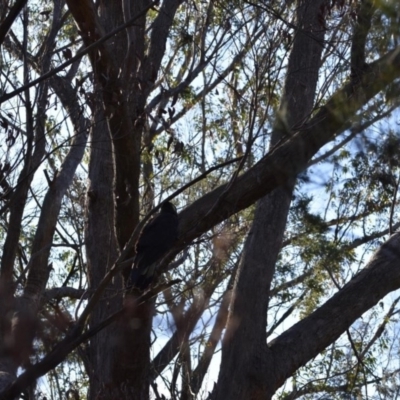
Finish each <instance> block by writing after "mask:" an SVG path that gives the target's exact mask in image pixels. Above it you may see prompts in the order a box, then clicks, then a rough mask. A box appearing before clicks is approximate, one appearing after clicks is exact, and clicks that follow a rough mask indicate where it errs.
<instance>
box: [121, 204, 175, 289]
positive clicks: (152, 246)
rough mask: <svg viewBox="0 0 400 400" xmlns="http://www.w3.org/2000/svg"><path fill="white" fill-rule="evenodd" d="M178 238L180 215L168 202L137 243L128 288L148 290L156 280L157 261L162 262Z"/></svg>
mask: <svg viewBox="0 0 400 400" xmlns="http://www.w3.org/2000/svg"><path fill="white" fill-rule="evenodd" d="M177 237H178V213H177V212H176V208H175V206H174V205H173V204H172V203H170V202H169V201H166V202H165V203H163V204H162V206H161V211H160V212H159V213H158V214H157V215H156V216H155V217H154V218H153V219H152V220H151V221H150V222H148V223H147V225H145V227H144V228H143V230H142V232H141V233H140V235H139V238H138V240H137V242H136V256H135V259H134V261H133V266H132V270H131V273H130V277H129V281H128V287H129V288H132V287H134V288H136V289H139V290H140V291H144V290H146V289H147V288H148V287H149V286H150V284H151V282H152V281H153V279H154V275H155V273H156V267H157V261H161V259H162V257H163V256H165V255H166V254H167V253H168V251H169V250H170V249H171V248H172V247H173V245H174V243H175V241H176V239H177Z"/></svg>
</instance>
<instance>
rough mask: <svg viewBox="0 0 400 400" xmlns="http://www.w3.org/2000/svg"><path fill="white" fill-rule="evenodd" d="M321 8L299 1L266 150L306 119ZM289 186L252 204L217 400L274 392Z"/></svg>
mask: <svg viewBox="0 0 400 400" xmlns="http://www.w3.org/2000/svg"><path fill="white" fill-rule="evenodd" d="M321 4H323V0H321V1H309V0H300V1H299V6H298V10H297V30H296V32H295V37H294V40H293V48H292V51H291V54H290V58H289V66H288V71H287V78H286V82H285V89H284V96H283V98H282V102H281V107H280V113H279V116H278V121H276V124H275V125H276V129H275V131H274V134H273V136H272V138H271V144H270V146H271V147H273V146H274V145H275V144H276V143H277V142H278V141H279V140H281V139H283V138H285V136H287V135H290V134H291V133H292V132H293V131H295V130H296V129H301V126H302V125H303V124H304V122H305V121H307V120H308V119H309V117H310V113H311V111H312V106H313V103H314V96H315V88H316V85H317V80H318V71H319V67H320V64H321V53H322V49H323V46H322V41H323V38H324V32H323V30H322V27H321V24H320V21H319V19H318V14H319V12H320V7H321ZM294 184H295V180H294V179H293V178H291V179H290V180H289V181H288V182H282V184H281V187H279V188H277V189H275V190H274V191H273V192H272V193H271V194H269V195H267V196H265V197H263V198H262V199H261V200H259V201H258V202H257V207H256V211H255V214H254V221H253V225H252V228H251V230H250V232H249V235H248V237H247V239H246V242H245V245H244V251H243V254H242V258H241V261H240V267H239V271H238V274H237V278H236V282H235V286H234V289H233V296H232V301H231V305H230V314H229V317H228V322H227V328H226V333H225V336H224V339H223V347H222V361H221V369H220V374H219V378H218V386H217V395H216V398H217V399H218V400H224V399H226V398H232V399H236V400H247V399H252V400H258V399H266V398H271V396H272V395H273V394H274V392H275V388H273V387H272V386H271V385H270V383H269V382H273V381H274V379H275V377H274V360H273V359H272V357H271V356H270V353H269V350H268V347H267V344H266V343H267V337H266V332H267V329H266V326H267V310H268V300H269V289H270V284H271V280H272V277H273V274H274V271H275V263H276V260H277V257H278V254H279V251H280V250H281V247H282V240H283V233H284V231H285V226H286V219H287V215H288V211H289V207H290V203H291V199H292V192H293V188H294Z"/></svg>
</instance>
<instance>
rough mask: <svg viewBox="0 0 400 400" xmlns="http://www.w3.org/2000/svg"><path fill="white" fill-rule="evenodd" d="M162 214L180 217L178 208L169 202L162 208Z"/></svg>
mask: <svg viewBox="0 0 400 400" xmlns="http://www.w3.org/2000/svg"><path fill="white" fill-rule="evenodd" d="M161 212H162V213H169V214H174V215H178V213H177V212H176V207H175V206H174V205H173V204H172V203H170V202H169V201H166V202H165V203H163V205H162V206H161Z"/></svg>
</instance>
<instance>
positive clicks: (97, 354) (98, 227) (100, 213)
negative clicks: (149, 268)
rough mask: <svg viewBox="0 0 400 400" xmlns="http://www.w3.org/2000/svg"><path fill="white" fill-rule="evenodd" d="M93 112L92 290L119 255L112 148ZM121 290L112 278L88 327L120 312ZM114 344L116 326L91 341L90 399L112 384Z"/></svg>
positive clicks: (104, 125)
mask: <svg viewBox="0 0 400 400" xmlns="http://www.w3.org/2000/svg"><path fill="white" fill-rule="evenodd" d="M95 110H96V111H95V118H94V125H93V127H92V130H91V143H92V145H91V152H90V163H89V186H88V194H87V205H86V210H87V225H86V229H85V238H86V239H85V240H86V254H87V260H88V275H89V284H90V288H91V289H92V290H95V289H96V288H97V287H98V285H99V283H100V281H101V280H102V279H103V278H104V275H105V274H106V272H107V271H108V270H109V268H110V267H111V266H112V265H113V263H114V262H115V260H116V258H117V255H118V253H117V249H118V245H117V237H116V233H115V202H114V179H115V169H114V157H113V146H112V140H111V137H110V134H109V130H108V126H107V123H106V121H105V118H104V113H103V110H102V105H101V103H100V104H99V102H97V103H96V104H95ZM122 287H123V285H122V281H121V277H120V276H117V277H115V279H114V281H113V282H112V283H111V284H110V285H109V287H108V290H107V292H106V293H105V294H104V295H103V298H102V299H101V300H100V301H99V304H98V305H97V307H96V308H95V309H94V311H93V313H92V314H91V316H90V321H89V325H90V326H95V325H96V324H98V323H99V322H101V321H103V320H104V319H106V317H108V316H109V315H111V314H112V313H114V312H115V311H117V310H118V309H119V308H121V306H122V301H121V300H122V295H121V290H122ZM116 340H117V333H116V326H115V325H111V326H109V327H107V328H106V329H104V330H103V331H101V332H100V333H99V334H98V335H96V336H95V337H93V338H92V339H91V340H90V345H89V362H90V368H91V370H90V371H88V375H89V377H90V387H89V395H88V398H89V399H96V398H97V396H98V394H99V393H100V392H101V391H102V390H103V389H104V387H105V386H106V385H107V384H110V382H111V381H112V376H111V370H112V368H111V366H112V362H113V358H114V351H113V349H115V347H116Z"/></svg>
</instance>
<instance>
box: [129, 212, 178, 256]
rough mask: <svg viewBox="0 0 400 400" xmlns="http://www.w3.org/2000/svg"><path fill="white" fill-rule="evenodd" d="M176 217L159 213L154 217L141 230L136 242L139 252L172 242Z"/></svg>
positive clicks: (175, 231)
mask: <svg viewBox="0 0 400 400" xmlns="http://www.w3.org/2000/svg"><path fill="white" fill-rule="evenodd" d="M177 223H178V217H177V216H176V215H172V214H164V213H162V214H159V215H157V216H156V217H154V218H153V219H152V220H151V221H150V222H149V223H148V224H147V225H146V226H145V227H144V228H143V230H142V232H141V234H140V236H139V239H138V241H137V244H136V251H137V252H138V253H140V252H141V251H144V250H145V249H146V248H150V247H152V248H156V247H157V246H160V245H161V246H163V244H164V243H165V242H168V243H169V242H173V241H175V239H176V235H177Z"/></svg>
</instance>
